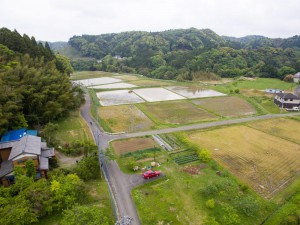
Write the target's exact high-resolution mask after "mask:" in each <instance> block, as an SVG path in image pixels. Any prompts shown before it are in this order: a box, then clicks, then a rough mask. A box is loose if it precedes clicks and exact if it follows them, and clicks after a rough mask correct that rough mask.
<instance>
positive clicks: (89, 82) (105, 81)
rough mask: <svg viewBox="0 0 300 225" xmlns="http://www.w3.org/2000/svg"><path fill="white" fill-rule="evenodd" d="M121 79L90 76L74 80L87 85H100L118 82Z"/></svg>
mask: <svg viewBox="0 0 300 225" xmlns="http://www.w3.org/2000/svg"><path fill="white" fill-rule="evenodd" d="M121 81H122V80H120V79H116V78H113V77H98V78H91V79H83V80H76V81H74V82H75V83H78V84H81V85H83V86H85V87H87V86H94V85H101V84H111V83H118V82H121Z"/></svg>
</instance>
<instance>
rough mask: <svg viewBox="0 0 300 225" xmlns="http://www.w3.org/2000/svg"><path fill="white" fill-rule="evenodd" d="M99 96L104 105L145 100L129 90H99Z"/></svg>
mask: <svg viewBox="0 0 300 225" xmlns="http://www.w3.org/2000/svg"><path fill="white" fill-rule="evenodd" d="M97 97H98V98H99V99H100V104H101V105H102V106H111V105H123V104H134V103H141V102H145V101H144V100H143V99H141V98H140V97H139V96H137V95H136V94H135V93H134V92H132V91H129V90H118V91H105V92H98V93H97Z"/></svg>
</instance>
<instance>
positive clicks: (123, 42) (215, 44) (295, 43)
mask: <svg viewBox="0 0 300 225" xmlns="http://www.w3.org/2000/svg"><path fill="white" fill-rule="evenodd" d="M60 45H61V46H63V45H62V43H60ZM54 46H55V45H54ZM56 47H58V46H56ZM64 48H65V49H68V55H69V56H71V57H72V56H74V54H76V56H77V57H76V60H73V61H72V65H73V67H74V68H75V69H76V70H86V69H89V70H104V71H112V72H137V73H141V74H144V75H146V76H149V77H155V78H163V79H175V78H176V79H179V80H180V79H185V80H192V79H196V78H200V79H201V77H202V76H205V77H210V75H212V74H217V75H219V76H222V77H235V76H241V75H245V76H263V77H277V78H282V77H283V76H284V75H286V74H289V73H294V72H296V71H299V70H300V61H299V59H300V58H299V56H300V53H299V52H300V50H299V49H300V37H299V36H294V37H291V38H287V39H271V38H266V37H262V36H247V37H244V38H233V37H222V36H219V35H217V34H216V33H215V32H213V31H212V30H209V29H203V30H199V29H196V28H190V29H178V30H168V31H163V32H141V31H132V32H122V33H116V34H102V35H82V36H74V37H72V38H70V40H69V42H68V48H66V46H64ZM58 51H59V50H58ZM72 52H73V53H72ZM78 56H79V57H78ZM80 57H83V58H85V59H84V60H83V59H82V58H81V59H80ZM96 60H98V62H97V61H96ZM100 60H101V61H100ZM212 77H214V76H212Z"/></svg>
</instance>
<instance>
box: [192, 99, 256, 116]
mask: <svg viewBox="0 0 300 225" xmlns="http://www.w3.org/2000/svg"><path fill="white" fill-rule="evenodd" d="M193 103H195V104H197V105H199V106H200V107H203V108H205V109H207V110H210V111H213V112H215V113H217V114H219V115H221V116H225V117H235V116H246V115H252V114H255V113H256V110H255V108H254V107H253V106H252V105H251V104H250V103H248V102H247V101H245V100H244V99H241V98H239V97H236V96H230V97H216V98H205V99H199V100H193Z"/></svg>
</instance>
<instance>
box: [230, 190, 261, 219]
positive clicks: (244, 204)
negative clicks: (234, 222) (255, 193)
mask: <svg viewBox="0 0 300 225" xmlns="http://www.w3.org/2000/svg"><path fill="white" fill-rule="evenodd" d="M234 205H235V206H236V208H237V209H238V210H240V211H242V212H243V213H244V214H245V215H247V216H253V215H254V214H255V213H256V212H257V211H258V210H259V204H258V203H257V200H256V199H255V198H254V197H252V196H250V195H247V196H244V197H242V198H238V199H236V201H235V204H234Z"/></svg>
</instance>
